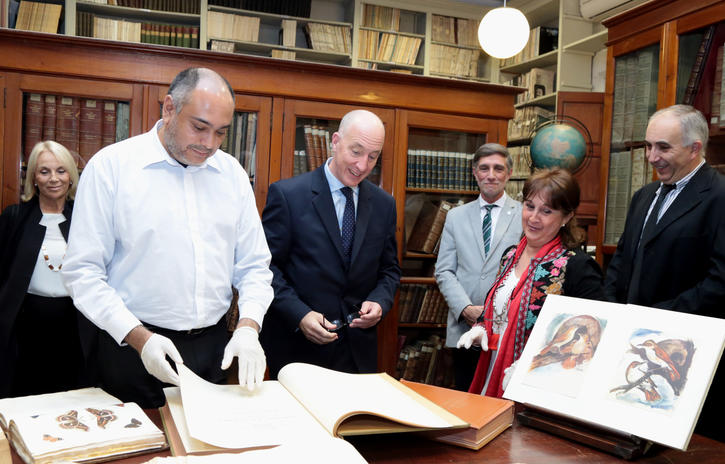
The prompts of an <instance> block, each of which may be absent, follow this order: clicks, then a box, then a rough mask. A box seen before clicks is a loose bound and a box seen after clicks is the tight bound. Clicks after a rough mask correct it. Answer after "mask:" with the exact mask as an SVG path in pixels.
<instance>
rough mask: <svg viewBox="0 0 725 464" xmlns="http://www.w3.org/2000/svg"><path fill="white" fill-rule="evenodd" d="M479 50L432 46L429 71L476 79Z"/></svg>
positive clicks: (479, 56)
mask: <svg viewBox="0 0 725 464" xmlns="http://www.w3.org/2000/svg"><path fill="white" fill-rule="evenodd" d="M480 58H481V52H480V51H479V50H471V49H468V48H457V47H450V46H448V45H438V44H433V45H431V46H430V71H431V72H432V73H439V74H447V75H451V76H461V77H478V61H479V59H480Z"/></svg>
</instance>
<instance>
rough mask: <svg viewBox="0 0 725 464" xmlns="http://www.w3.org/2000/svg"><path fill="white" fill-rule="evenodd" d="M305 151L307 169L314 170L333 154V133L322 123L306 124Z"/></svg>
mask: <svg viewBox="0 0 725 464" xmlns="http://www.w3.org/2000/svg"><path fill="white" fill-rule="evenodd" d="M302 127H303V131H304V132H303V135H304V139H305V153H306V154H307V166H306V167H307V171H314V170H315V169H317V168H318V167H320V166H322V164H323V163H324V162H325V161H327V158H329V157H330V156H332V145H331V142H330V141H331V134H330V130H329V128H328V127H326V126H323V125H321V124H304V125H303V126H302Z"/></svg>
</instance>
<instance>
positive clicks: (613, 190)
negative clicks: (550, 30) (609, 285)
mask: <svg viewBox="0 0 725 464" xmlns="http://www.w3.org/2000/svg"><path fill="white" fill-rule="evenodd" d="M604 25H605V26H606V27H607V28H608V49H607V50H608V56H607V77H606V79H607V87H606V92H605V98H604V114H603V117H604V124H603V126H602V130H603V139H602V157H601V168H600V193H599V195H600V197H601V198H602V199H603V200H604V199H606V200H605V201H602V202H601V205H600V207H599V210H598V223H599V224H601V225H603V227H601V230H600V231H599V234H598V236H597V259H598V260H599V262H600V263H603V264H605V265H606V264H607V263H608V262H609V259H610V258H611V256H612V255H613V254H614V252H615V250H616V244H617V241H618V239H619V236H620V235H621V231H622V228H623V227H624V221H625V219H626V213H627V207H628V205H629V198H630V196H631V194H632V193H633V192H634V191H635V190H636V189H637V188H638V187H639V186H641V185H643V184H646V183H648V182H650V181H652V180H654V179H655V175H654V174H653V173H652V170H651V168H650V167H649V163H647V162H646V160H645V159H644V144H643V141H642V138H643V134H644V130H645V129H646V124H647V119H648V118H649V116H650V114H651V113H652V112H653V111H654V110H656V109H660V108H665V107H667V106H670V105H673V104H675V103H689V104H692V105H693V106H695V107H696V108H698V109H699V110H700V111H702V112H703V114H704V115H705V117H706V119H707V120H708V121H709V122H710V142H709V144H708V150H707V154H706V160H707V162H708V163H709V164H711V165H714V166H722V165H723V164H724V163H725V157H723V154H722V153H723V148H725V131H723V128H721V126H720V119H721V118H720V114H721V113H720V109H721V105H722V104H721V101H722V95H723V93H722V85H721V84H722V73H720V74H718V72H717V69H718V61H719V60H721V59H722V56H721V55H722V50H720V52H718V49H719V47H720V46H722V45H723V43H725V4H724V3H723V2H721V1H714V0H699V1H695V2H686V1H681V0H666V1H661V2H649V3H646V4H643V5H640V6H638V7H636V8H633V9H632V10H630V11H627V12H624V13H621V14H619V15H617V16H614V17H612V18H610V19H608V20H606V21H604ZM708 31H709V33H710V34H712V36H711V40H710V42H709V44H706V43H703V39H704V38H705V35H706V34H707V33H708ZM698 55H699V60H698ZM718 55H720V58H718ZM641 60H643V61H644V62H643V63H642V62H641ZM632 63H636V64H637V67H635V68H633V69H630V67H631V66H633V65H632ZM650 63H651V64H650ZM691 79H692V83H690V82H691ZM688 85H689V87H690V90H689V92H688V90H687V89H688ZM628 92H629V95H630V96H635V97H636V96H637V95H639V96H640V98H635V99H634V101H633V102H632V103H630V105H629V107H628V105H627V101H626V98H625V102H624V105H622V101H621V96H622V95H623V94H624V95H625V97H626V96H627V95H628ZM644 95H646V105H645V102H644V101H645V100H644V97H643V96H644ZM686 95H687V96H686ZM625 121H626V122H625ZM630 131H631V132H630Z"/></svg>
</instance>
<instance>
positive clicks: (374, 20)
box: [362, 3, 400, 31]
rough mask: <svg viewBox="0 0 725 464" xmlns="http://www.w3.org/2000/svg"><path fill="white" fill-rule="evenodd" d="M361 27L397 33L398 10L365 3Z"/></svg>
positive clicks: (398, 27) (398, 25) (398, 26)
mask: <svg viewBox="0 0 725 464" xmlns="http://www.w3.org/2000/svg"><path fill="white" fill-rule="evenodd" d="M362 25H363V27H374V28H376V29H384V30H387V31H399V30H400V9H398V8H390V7H387V6H378V5H369V4H367V3H366V4H364V5H363V17H362Z"/></svg>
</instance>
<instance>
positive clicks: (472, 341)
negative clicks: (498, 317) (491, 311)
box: [456, 325, 488, 351]
mask: <svg viewBox="0 0 725 464" xmlns="http://www.w3.org/2000/svg"><path fill="white" fill-rule="evenodd" d="M471 345H481V349H482V350H483V351H488V336H487V335H486V328H485V327H483V326H482V325H474V326H473V327H471V329H470V330H469V331H468V332H466V333H464V334H463V335H461V338H459V339H458V343H457V344H456V348H461V347H463V348H466V349H468V348H470V347H471Z"/></svg>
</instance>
